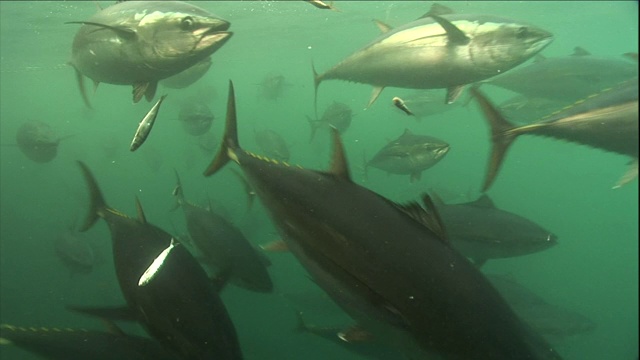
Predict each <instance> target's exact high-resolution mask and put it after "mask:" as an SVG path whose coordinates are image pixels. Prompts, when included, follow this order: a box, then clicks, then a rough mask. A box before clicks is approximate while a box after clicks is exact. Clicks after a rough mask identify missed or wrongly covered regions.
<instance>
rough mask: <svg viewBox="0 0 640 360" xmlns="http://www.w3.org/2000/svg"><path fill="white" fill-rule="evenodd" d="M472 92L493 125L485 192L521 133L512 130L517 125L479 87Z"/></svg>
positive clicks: (483, 188) (490, 124)
mask: <svg viewBox="0 0 640 360" xmlns="http://www.w3.org/2000/svg"><path fill="white" fill-rule="evenodd" d="M471 94H472V95H473V97H475V98H476V100H477V101H478V103H479V104H480V108H481V109H482V112H483V113H484V116H485V118H486V119H487V122H488V123H489V126H490V127H491V146H492V147H491V158H490V159H489V167H488V169H487V175H486V178H485V181H484V185H483V186H482V191H483V192H484V191H487V190H488V189H489V187H491V184H493V181H494V180H495V178H496V176H497V175H498V171H499V170H500V166H501V165H502V162H503V160H504V157H505V155H506V153H507V150H508V149H509V146H511V144H512V143H513V141H514V140H515V139H516V137H517V136H518V135H519V133H517V132H514V131H512V130H513V129H515V128H516V127H515V126H513V125H512V124H511V123H509V122H508V121H507V120H506V119H505V118H504V117H503V116H502V114H500V112H498V110H497V109H496V107H495V106H493V104H491V103H490V102H489V100H488V99H487V98H486V97H485V96H484V95H483V94H482V93H481V92H480V91H479V90H478V89H477V88H472V89H471Z"/></svg>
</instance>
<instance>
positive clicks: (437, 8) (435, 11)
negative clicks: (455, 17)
mask: <svg viewBox="0 0 640 360" xmlns="http://www.w3.org/2000/svg"><path fill="white" fill-rule="evenodd" d="M454 13H455V12H454V11H453V10H451V9H450V8H448V7H446V6H444V5H440V4H438V3H433V5H431V8H430V9H429V11H428V12H427V13H426V14H424V15H422V16H421V17H420V19H422V18H426V17H429V16H431V15H448V14H454Z"/></svg>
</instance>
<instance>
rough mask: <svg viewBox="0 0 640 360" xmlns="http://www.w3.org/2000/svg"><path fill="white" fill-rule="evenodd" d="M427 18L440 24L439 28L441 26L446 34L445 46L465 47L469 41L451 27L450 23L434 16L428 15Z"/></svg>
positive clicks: (455, 28)
mask: <svg viewBox="0 0 640 360" xmlns="http://www.w3.org/2000/svg"><path fill="white" fill-rule="evenodd" d="M429 17H431V18H432V19H433V20H435V21H436V22H437V23H438V24H440V26H442V28H443V29H444V31H445V32H446V33H447V39H448V44H447V45H450V46H451V45H466V44H468V43H469V41H470V40H471V39H469V37H468V36H467V35H465V33H464V32H462V30H460V29H458V27H457V26H455V25H453V23H452V22H451V21H449V20H447V19H445V18H443V17H440V16H438V15H434V14H429Z"/></svg>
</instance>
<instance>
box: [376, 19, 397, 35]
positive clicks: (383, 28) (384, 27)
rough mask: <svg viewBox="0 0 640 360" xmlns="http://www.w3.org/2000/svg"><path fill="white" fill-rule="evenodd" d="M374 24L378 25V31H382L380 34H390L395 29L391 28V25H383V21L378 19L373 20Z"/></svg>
mask: <svg viewBox="0 0 640 360" xmlns="http://www.w3.org/2000/svg"><path fill="white" fill-rule="evenodd" d="M373 22H374V23H375V24H376V26H377V27H378V29H380V33H381V34H384V33H386V32H389V31H391V29H393V27H391V25H388V24H385V23H383V22H382V21H380V20H378V19H373Z"/></svg>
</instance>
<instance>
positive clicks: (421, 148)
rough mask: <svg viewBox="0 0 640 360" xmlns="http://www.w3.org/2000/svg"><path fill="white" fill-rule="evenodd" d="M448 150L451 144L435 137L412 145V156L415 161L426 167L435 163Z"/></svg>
mask: <svg viewBox="0 0 640 360" xmlns="http://www.w3.org/2000/svg"><path fill="white" fill-rule="evenodd" d="M448 152H449V144H447V143H446V142H444V141H442V140H438V139H435V138H434V139H433V140H429V141H425V142H423V143H419V144H416V145H414V146H412V150H411V154H412V155H411V158H413V163H415V164H416V165H419V166H420V167H421V168H425V169H426V168H428V167H431V166H433V165H435V164H436V163H437V162H438V161H440V160H441V159H442V158H443V157H444V156H445V155H446V154H447V153H448Z"/></svg>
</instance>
